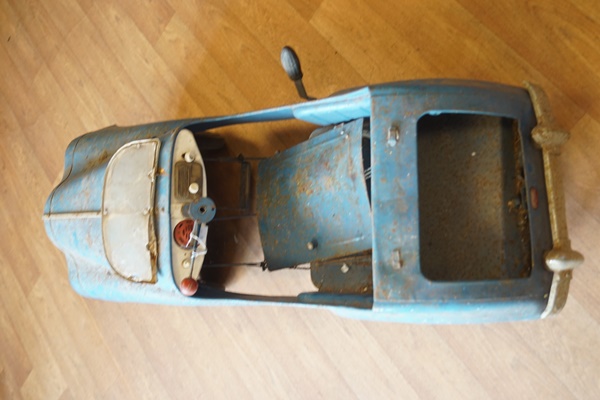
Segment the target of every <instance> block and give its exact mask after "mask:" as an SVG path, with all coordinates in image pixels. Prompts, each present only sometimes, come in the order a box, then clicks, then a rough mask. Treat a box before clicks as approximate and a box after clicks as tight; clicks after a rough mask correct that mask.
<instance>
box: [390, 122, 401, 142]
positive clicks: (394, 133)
mask: <svg viewBox="0 0 600 400" xmlns="http://www.w3.org/2000/svg"><path fill="white" fill-rule="evenodd" d="M399 140H400V128H398V126H397V125H392V126H390V127H389V129H388V138H387V144H388V145H389V146H392V147H394V146H395V145H396V143H398V141H399Z"/></svg>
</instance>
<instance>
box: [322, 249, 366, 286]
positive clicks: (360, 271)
mask: <svg viewBox="0 0 600 400" xmlns="http://www.w3.org/2000/svg"><path fill="white" fill-rule="evenodd" d="M372 263H373V257H372V255H371V252H370V251H368V252H364V253H360V254H355V255H351V256H348V257H340V258H335V259H330V260H324V261H316V262H314V263H311V264H310V277H311V280H312V282H313V284H314V285H315V286H316V287H317V288H318V289H319V292H324V293H339V294H361V295H364V294H372V293H373V269H372Z"/></svg>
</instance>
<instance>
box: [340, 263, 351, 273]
mask: <svg viewBox="0 0 600 400" xmlns="http://www.w3.org/2000/svg"><path fill="white" fill-rule="evenodd" d="M340 270H341V271H342V274H345V273H347V272H348V271H350V267H349V266H348V264H346V263H343V264H342V268H340Z"/></svg>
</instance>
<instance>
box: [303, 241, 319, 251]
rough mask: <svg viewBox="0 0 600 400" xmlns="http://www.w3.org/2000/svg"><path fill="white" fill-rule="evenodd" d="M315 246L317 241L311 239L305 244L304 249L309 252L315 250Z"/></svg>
mask: <svg viewBox="0 0 600 400" xmlns="http://www.w3.org/2000/svg"><path fill="white" fill-rule="evenodd" d="M317 245H318V243H317V241H316V240H314V239H313V240H311V241H310V242H308V243H306V248H307V249H309V250H314V249H316V248H317Z"/></svg>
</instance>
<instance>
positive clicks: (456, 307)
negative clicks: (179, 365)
mask: <svg viewBox="0 0 600 400" xmlns="http://www.w3.org/2000/svg"><path fill="white" fill-rule="evenodd" d="M284 55H285V56H287V57H292V59H291V62H292V68H291V69H292V71H291V72H290V68H289V65H288V68H287V70H288V72H289V73H290V75H291V77H292V78H293V79H294V80H295V81H296V83H297V86H298V88H299V91H300V93H301V95H303V96H304V97H307V96H306V93H305V92H304V89H303V86H302V84H301V80H300V79H301V72H300V69H299V64H294V62H295V60H294V58H293V57H294V54H293V53H291V54H290V53H289V52H288V53H287V54H284ZM287 61H288V62H289V60H287ZM294 68H297V70H294ZM290 119H299V120H302V121H307V122H310V123H313V124H315V125H317V126H318V127H317V128H316V129H315V130H314V132H313V133H312V134H311V136H310V138H309V139H308V140H306V141H304V142H302V143H300V144H298V145H296V146H293V147H291V148H289V149H287V150H285V151H282V152H280V153H278V154H275V155H274V156H272V157H269V158H266V159H262V160H260V161H258V163H257V174H256V179H255V182H254V180H252V179H251V173H250V167H249V162H248V161H247V160H245V159H243V157H242V158H239V159H233V160H232V159H221V160H218V159H212V160H210V161H208V158H210V157H209V156H207V154H208V153H210V151H211V150H213V149H215V148H218V147H219V146H220V145H221V144H222V143H221V142H220V141H219V139H218V138H215V137H214V136H211V135H210V134H207V132H209V131H210V130H211V129H214V128H218V127H222V126H226V125H235V124H247V123H253V122H268V121H278V120H290ZM567 139H568V133H566V132H564V131H561V130H560V129H558V128H557V127H556V126H555V123H554V120H553V118H552V115H551V113H550V110H549V106H548V100H547V98H546V96H545V94H544V92H543V91H542V90H541V89H540V88H539V87H537V86H534V85H529V84H527V85H526V88H518V87H512V86H505V85H499V84H493V83H483V82H473V81H455V80H429V81H408V82H397V83H389V84H382V85H375V86H366V87H362V88H357V89H351V90H347V91H344V92H342V93H340V94H336V95H332V96H330V97H328V98H324V99H320V100H313V101H308V102H303V103H299V104H294V105H289V106H283V107H278V108H272V109H266V110H259V111H253V112H249V113H244V114H237V115H230V116H223V117H215V118H198V119H187V120H178V121H169V122H162V123H154V124H149V125H141V126H135V127H117V126H113V127H109V128H106V129H103V130H100V131H97V132H93V133H88V134H86V135H83V136H81V137H79V138H77V139H75V140H74V141H73V142H72V143H71V144H70V145H69V147H68V148H67V151H66V155H65V168H64V176H63V179H62V181H61V182H60V184H59V185H58V186H57V187H56V188H55V189H54V190H53V192H52V193H51V194H50V196H49V198H48V200H47V203H46V206H45V209H44V217H43V218H44V223H45V227H46V231H47V233H48V236H49V237H50V238H51V240H52V241H53V242H54V244H55V245H56V246H57V247H58V248H59V249H61V250H62V251H63V252H64V254H65V256H66V259H67V265H68V269H69V278H70V281H71V284H72V286H73V287H74V288H75V289H76V290H77V291H78V292H79V293H80V294H82V295H84V296H89V297H93V298H97V299H104V300H112V301H134V302H151V303H160V304H180V305H207V306H210V305H247V304H287V305H296V306H305V307H326V308H328V309H331V310H332V311H334V312H336V313H338V314H341V315H344V316H348V317H354V318H365V319H377V320H387V321H403V322H419V323H472V322H494V321H508V320H524V319H534V318H540V317H541V318H544V317H546V316H548V315H551V314H553V313H556V312H558V311H559V310H560V309H561V308H562V307H563V306H564V304H565V302H566V298H567V294H568V289H569V281H570V279H571V273H572V270H573V268H575V267H576V266H577V265H579V264H580V263H581V262H582V260H583V258H582V256H581V255H580V254H579V253H577V252H575V251H573V250H571V247H570V242H569V238H568V235H567V228H566V220H565V209H564V200H563V195H562V192H561V185H560V182H559V178H558V176H557V171H556V165H555V164H556V157H557V155H558V153H559V148H560V146H561V145H562V144H563V143H564V142H565V141H566V140H567ZM220 162H234V163H239V166H240V171H241V173H240V176H241V184H240V188H239V190H240V196H239V197H240V201H241V204H240V206H239V210H238V211H239V212H238V214H236V215H234V216H231V215H230V214H231V213H228V212H223V211H222V209H221V208H220V204H219V203H218V202H215V201H213V199H211V198H210V197H209V196H208V193H209V192H210V187H211V185H227V184H231V183H230V182H227V181H218V182H211V181H207V170H208V171H210V169H211V168H218V167H219V163H220ZM250 186H252V190H250ZM215 203H216V204H215ZM248 216H251V217H252V216H255V218H256V219H257V220H258V230H259V234H260V238H261V243H262V247H263V252H264V261H263V262H262V263H260V265H261V266H262V267H263V269H265V270H268V271H275V270H279V269H284V268H295V267H296V266H298V265H301V264H308V265H309V266H310V270H311V271H310V273H311V278H312V280H313V282H314V284H315V286H316V289H315V291H313V292H306V293H301V294H299V295H297V296H262V295H255V294H252V293H235V292H232V291H228V290H227V287H218V286H215V285H213V284H211V282H208V281H205V280H204V279H203V278H202V275H201V271H202V269H203V268H209V267H210V266H209V265H203V263H204V261H205V254H206V252H207V250H208V249H207V238H208V236H209V235H211V234H213V232H214V231H215V230H218V229H219V224H218V223H216V221H218V220H219V219H227V218H238V217H239V218H244V217H248Z"/></svg>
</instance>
